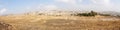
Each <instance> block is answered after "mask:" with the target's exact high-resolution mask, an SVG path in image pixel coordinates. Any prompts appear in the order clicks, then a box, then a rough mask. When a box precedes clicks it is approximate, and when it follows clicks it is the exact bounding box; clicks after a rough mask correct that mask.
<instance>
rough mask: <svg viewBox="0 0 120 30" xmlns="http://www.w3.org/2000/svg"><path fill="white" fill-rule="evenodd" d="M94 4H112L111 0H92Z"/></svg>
mask: <svg viewBox="0 0 120 30" xmlns="http://www.w3.org/2000/svg"><path fill="white" fill-rule="evenodd" d="M91 1H92V2H93V3H94V4H97V5H105V6H110V5H111V4H110V0H91Z"/></svg>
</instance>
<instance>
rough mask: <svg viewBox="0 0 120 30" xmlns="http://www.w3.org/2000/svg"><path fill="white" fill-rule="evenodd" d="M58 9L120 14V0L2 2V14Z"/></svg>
mask: <svg viewBox="0 0 120 30" xmlns="http://www.w3.org/2000/svg"><path fill="white" fill-rule="evenodd" d="M58 9H60V10H62V11H64V10H68V11H69V10H72V11H77V10H87V11H89V10H94V11H117V12H120V0H0V14H14V13H24V12H30V11H52V10H58Z"/></svg>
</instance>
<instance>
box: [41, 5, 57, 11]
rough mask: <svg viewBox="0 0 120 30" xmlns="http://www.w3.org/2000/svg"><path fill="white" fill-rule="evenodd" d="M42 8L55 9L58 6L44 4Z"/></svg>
mask: <svg viewBox="0 0 120 30" xmlns="http://www.w3.org/2000/svg"><path fill="white" fill-rule="evenodd" d="M43 8H44V9H46V10H56V9H58V7H57V6H55V5H45V6H44V7H43Z"/></svg>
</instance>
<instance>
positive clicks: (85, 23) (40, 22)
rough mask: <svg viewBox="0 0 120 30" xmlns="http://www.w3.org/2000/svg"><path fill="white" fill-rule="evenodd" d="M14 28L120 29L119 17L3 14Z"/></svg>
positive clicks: (0, 19) (53, 29) (44, 29)
mask: <svg viewBox="0 0 120 30" xmlns="http://www.w3.org/2000/svg"><path fill="white" fill-rule="evenodd" d="M0 21H4V22H5V23H8V24H10V25H12V26H13V27H14V30H120V18H117V17H104V16H96V17H79V16H36V15H30V16H22V15H21V16H1V17H0Z"/></svg>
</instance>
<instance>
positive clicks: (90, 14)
mask: <svg viewBox="0 0 120 30" xmlns="http://www.w3.org/2000/svg"><path fill="white" fill-rule="evenodd" d="M95 15H97V13H96V12H94V11H91V12H90V13H78V14H77V16H95Z"/></svg>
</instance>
